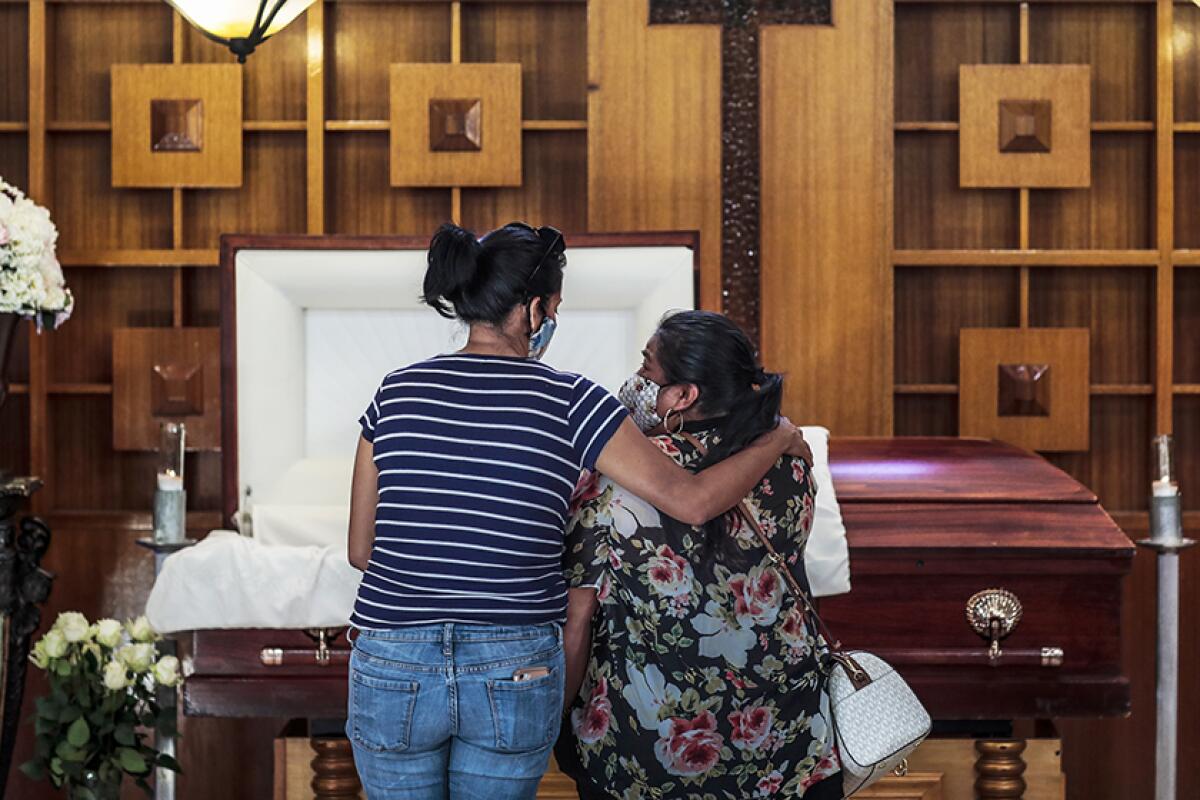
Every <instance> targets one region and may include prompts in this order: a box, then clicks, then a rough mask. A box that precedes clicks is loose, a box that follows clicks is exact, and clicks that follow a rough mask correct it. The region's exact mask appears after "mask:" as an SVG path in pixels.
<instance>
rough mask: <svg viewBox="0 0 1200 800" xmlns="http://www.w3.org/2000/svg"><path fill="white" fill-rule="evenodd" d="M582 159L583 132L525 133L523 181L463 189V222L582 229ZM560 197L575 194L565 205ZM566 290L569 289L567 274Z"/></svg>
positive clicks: (483, 225) (584, 181)
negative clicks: (510, 185) (518, 222)
mask: <svg viewBox="0 0 1200 800" xmlns="http://www.w3.org/2000/svg"><path fill="white" fill-rule="evenodd" d="M586 161H587V137H586V136H584V135H582V132H580V131H555V132H549V131H546V132H538V133H534V134H529V133H527V134H526V135H525V162H524V171H525V175H524V181H523V184H524V185H522V186H519V187H514V188H509V189H463V192H462V223H463V224H464V225H466V226H467V227H468V228H471V229H472V230H476V231H485V230H491V229H492V228H496V227H498V226H500V225H504V224H505V223H507V222H511V221H512V220H524V221H525V222H528V223H530V224H531V225H553V226H554V227H556V228H558V229H559V230H562V231H564V232H566V231H583V230H587V175H586V174H585V173H584V172H583V171H581V170H579V169H577V166H578V165H579V164H580V163H585V162H586ZM564 197H570V198H577V199H576V200H575V202H572V203H569V204H566V205H564V204H563V203H562V198H564ZM421 232H422V233H424V231H421ZM567 246H568V247H570V242H567ZM567 257H568V259H569V258H570V253H569V252H568V254H567ZM566 291H567V293H568V294H569V293H570V291H571V284H570V279H569V278H568V280H567V284H566Z"/></svg>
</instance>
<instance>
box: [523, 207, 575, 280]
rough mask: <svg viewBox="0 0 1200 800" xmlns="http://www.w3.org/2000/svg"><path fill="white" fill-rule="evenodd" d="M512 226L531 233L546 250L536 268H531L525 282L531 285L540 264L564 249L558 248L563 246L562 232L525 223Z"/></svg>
mask: <svg viewBox="0 0 1200 800" xmlns="http://www.w3.org/2000/svg"><path fill="white" fill-rule="evenodd" d="M512 224H513V225H514V226H516V227H518V228H524V229H525V230H527V231H531V232H532V233H533V234H534V235H535V236H537V237H538V240H539V241H540V242H541V243H542V244H543V245H544V246H545V248H546V250H545V252H544V253H542V257H541V258H540V259H539V260H538V263H537V266H535V267H534V268H533V272H530V273H529V278H528V279H527V280H526V283H533V279H534V278H535V277H536V276H537V274H538V270H540V269H541V268H542V264H545V263H546V259H547V258H549V257H550V256H551V254H554V253H556V252H557V253H562V251H563V250H564V249H565V247H561V246H560V245H562V244H563V235H562V232H561V231H559V230H558V228H553V227H551V226H549V225H543V226H541V227H540V228H535V227H533V226H532V225H529V224H528V223H525V222H514V223H512Z"/></svg>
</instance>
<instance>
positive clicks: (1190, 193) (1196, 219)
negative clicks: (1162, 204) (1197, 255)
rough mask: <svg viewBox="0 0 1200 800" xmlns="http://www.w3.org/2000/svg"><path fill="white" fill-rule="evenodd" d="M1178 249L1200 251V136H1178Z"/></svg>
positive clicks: (1176, 185)
mask: <svg viewBox="0 0 1200 800" xmlns="http://www.w3.org/2000/svg"><path fill="white" fill-rule="evenodd" d="M1175 246H1176V247H1182V248H1190V249H1200V135H1198V134H1195V133H1179V134H1176V135H1175Z"/></svg>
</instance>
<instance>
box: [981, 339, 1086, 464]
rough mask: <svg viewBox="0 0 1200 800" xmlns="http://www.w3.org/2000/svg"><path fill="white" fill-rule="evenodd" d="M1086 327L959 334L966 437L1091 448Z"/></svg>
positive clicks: (1047, 447)
mask: <svg viewBox="0 0 1200 800" xmlns="http://www.w3.org/2000/svg"><path fill="white" fill-rule="evenodd" d="M1088 357H1089V351H1088V330H1087V328H964V329H962V330H961V331H960V332H959V393H958V424H959V434H960V435H962V436H982V437H984V438H988V439H1000V440H1001V441H1005V442H1010V443H1012V444H1015V445H1019V446H1021V447H1024V448H1026V449H1028V450H1039V451H1045V452H1065V451H1075V450H1087V449H1088V447H1089V431H1090V422H1089V417H1090V415H1089V407H1090V403H1089V374H1090V372H1089V367H1088Z"/></svg>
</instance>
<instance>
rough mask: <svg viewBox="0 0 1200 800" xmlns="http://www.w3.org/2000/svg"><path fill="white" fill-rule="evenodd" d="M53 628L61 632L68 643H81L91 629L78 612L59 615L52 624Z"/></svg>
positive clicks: (85, 618)
mask: <svg viewBox="0 0 1200 800" xmlns="http://www.w3.org/2000/svg"><path fill="white" fill-rule="evenodd" d="M54 627H55V628H58V629H59V630H60V631H62V635H63V636H64V637H66V640H67V641H68V642H82V641H83V640H84V639H86V638H87V637H88V633H89V632H90V631H91V628H92V626H91V625H89V624H88V621H87V617H85V616H84V615H83V614H80V613H79V612H78V611H64V612H63V613H61V614H59V615H58V619H57V620H55V622H54Z"/></svg>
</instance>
